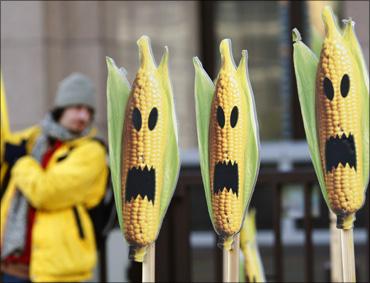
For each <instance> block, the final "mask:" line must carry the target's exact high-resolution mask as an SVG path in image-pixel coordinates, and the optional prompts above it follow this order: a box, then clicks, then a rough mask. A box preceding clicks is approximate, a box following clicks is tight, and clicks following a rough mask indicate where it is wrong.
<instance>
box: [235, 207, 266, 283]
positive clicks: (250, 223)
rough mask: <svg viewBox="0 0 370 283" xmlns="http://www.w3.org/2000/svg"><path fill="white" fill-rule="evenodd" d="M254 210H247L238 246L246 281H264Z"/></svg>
mask: <svg viewBox="0 0 370 283" xmlns="http://www.w3.org/2000/svg"><path fill="white" fill-rule="evenodd" d="M256 234H257V231H256V210H255V209H253V210H251V211H249V212H248V213H247V215H246V217H245V220H244V224H243V227H242V229H241V231H240V248H241V250H242V252H243V256H244V272H245V278H246V279H247V280H246V282H266V278H265V273H264V270H263V265H262V261H261V256H260V254H259V250H258V244H257V239H256Z"/></svg>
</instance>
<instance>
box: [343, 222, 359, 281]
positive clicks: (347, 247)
mask: <svg viewBox="0 0 370 283" xmlns="http://www.w3.org/2000/svg"><path fill="white" fill-rule="evenodd" d="M340 236H341V250H342V279H343V282H356V269H355V250H354V245H353V228H351V229H348V230H344V229H341V233H340Z"/></svg>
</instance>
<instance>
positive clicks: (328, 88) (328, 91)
mask: <svg viewBox="0 0 370 283" xmlns="http://www.w3.org/2000/svg"><path fill="white" fill-rule="evenodd" d="M324 93H325V96H326V97H327V98H328V99H329V100H333V98H334V88H333V84H332V83H331V80H329V79H328V78H327V77H325V79H324Z"/></svg>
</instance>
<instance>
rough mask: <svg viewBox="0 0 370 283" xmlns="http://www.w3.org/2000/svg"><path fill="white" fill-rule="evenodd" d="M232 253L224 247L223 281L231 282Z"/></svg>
mask: <svg viewBox="0 0 370 283" xmlns="http://www.w3.org/2000/svg"><path fill="white" fill-rule="evenodd" d="M230 254H231V251H227V250H225V249H222V282H230V281H229V278H230V270H229V266H230V264H229V262H230Z"/></svg>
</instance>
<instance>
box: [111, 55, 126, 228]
mask: <svg viewBox="0 0 370 283" xmlns="http://www.w3.org/2000/svg"><path fill="white" fill-rule="evenodd" d="M106 61H107V67H108V80H107V108H108V109H107V115H108V144H109V161H110V168H111V178H112V183H113V192H114V199H115V203H116V210H117V216H118V221H119V225H120V228H121V230H122V231H123V220H122V198H121V190H122V188H121V156H122V153H121V146H122V130H123V121H124V117H125V110H126V104H127V100H128V97H129V94H130V85H129V83H128V81H127V78H126V75H125V71H124V70H123V69H118V67H117V66H116V64H115V63H114V61H113V59H112V58H109V57H106Z"/></svg>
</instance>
